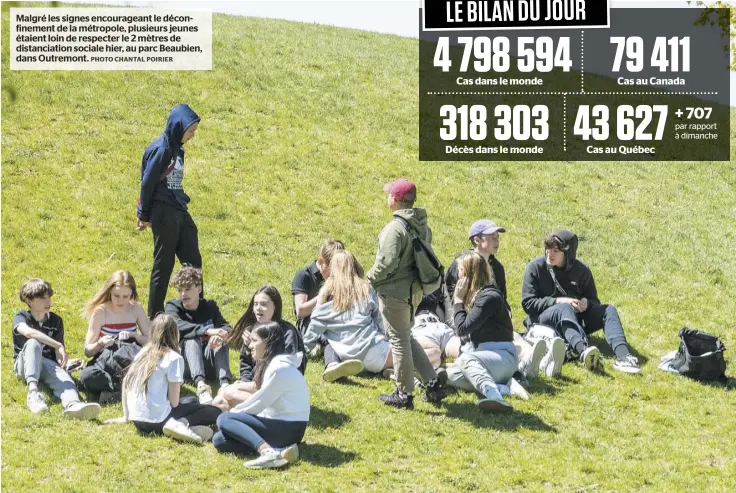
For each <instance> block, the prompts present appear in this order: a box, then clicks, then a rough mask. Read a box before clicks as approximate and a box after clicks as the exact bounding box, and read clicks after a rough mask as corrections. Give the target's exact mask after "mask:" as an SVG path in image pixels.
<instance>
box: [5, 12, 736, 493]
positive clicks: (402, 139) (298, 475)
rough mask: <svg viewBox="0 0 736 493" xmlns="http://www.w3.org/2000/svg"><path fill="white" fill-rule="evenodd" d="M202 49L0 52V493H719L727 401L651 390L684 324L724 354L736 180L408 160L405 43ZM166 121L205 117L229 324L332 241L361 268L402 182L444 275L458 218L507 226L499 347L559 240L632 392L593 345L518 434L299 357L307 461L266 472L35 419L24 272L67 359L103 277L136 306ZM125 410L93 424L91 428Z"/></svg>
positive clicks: (612, 166) (726, 484) (351, 37)
mask: <svg viewBox="0 0 736 493" xmlns="http://www.w3.org/2000/svg"><path fill="white" fill-rule="evenodd" d="M8 15H9V14H8V11H7V9H3V18H2V22H3V27H4V28H5V29H4V30H3V32H4V33H6V32H8V29H7V27H8ZM213 32H214V38H213V47H214V56H213V70H212V71H211V72H81V71H80V72H30V71H28V72H22V71H13V72H11V71H9V64H8V38H7V36H5V37H4V39H3V41H4V42H5V43H4V46H3V60H2V64H3V65H2V67H3V69H4V70H3V80H2V83H3V86H4V87H5V86H6V85H9V86H12V87H13V88H14V89H15V99H12V98H11V97H10V92H9V91H5V90H4V91H3V93H2V109H3V111H2V147H3V149H2V151H3V152H2V212H3V214H2V240H3V241H2V280H3V282H2V329H3V332H2V444H3V454H2V473H3V474H2V479H3V487H4V489H5V490H7V491H31V490H32V491H50V492H51V491H53V492H66V491H74V492H77V491H84V492H97V491H167V490H177V491H192V492H195V491H204V490H205V489H206V490H211V491H254V492H256V491H318V492H322V491H382V492H383V491H421V492H425V491H448V492H455V491H586V492H589V491H596V492H600V491H657V492H658V491H666V492H672V491H718V492H720V491H729V490H730V491H733V490H734V489H735V488H736V458H735V453H734V447H733V443H734V442H736V417H735V414H734V394H733V393H731V392H728V391H726V390H724V389H722V388H717V387H709V386H704V385H700V384H697V383H695V382H692V381H689V380H687V379H684V378H678V377H675V376H672V375H669V374H665V373H664V372H661V371H659V370H657V364H658V362H659V357H660V356H661V355H663V354H664V353H666V352H668V351H670V350H672V349H675V348H676V346H677V335H676V334H677V330H678V329H679V328H680V327H681V326H683V325H685V324H688V325H691V326H693V327H696V328H700V329H702V330H706V331H709V332H712V333H716V334H718V335H719V336H720V337H721V338H722V339H723V341H724V343H725V344H726V346H727V347H728V348H730V349H731V350H733V349H735V348H736V335H735V334H734V331H733V327H734V322H733V320H734V316H733V314H734V313H735V312H736V302H735V301H734V293H736V283H735V281H734V279H736V256H734V254H733V252H734V247H733V245H734V243H735V242H736V226H734V225H735V224H736V194H735V193H734V190H736V166H735V165H734V163H692V162H685V163H621V162H601V163H507V162H470V163H435V162H421V163H420V162H418V160H417V156H418V149H417V133H418V120H417V107H418V106H417V93H418V87H417V76H416V74H417V70H418V66H417V41H416V40H412V39H404V38H399V37H394V36H387V35H377V34H371V33H366V32H360V31H354V30H346V29H338V28H333V27H325V26H317V25H306V24H296V23H290V22H282V21H274V20H262V19H259V20H256V19H248V18H236V17H228V16H224V15H214V16H213ZM179 102H188V103H189V104H191V106H192V107H193V108H194V109H195V110H196V111H197V112H198V113H199V114H200V116H201V117H202V122H201V124H200V127H199V131H198V132H197V136H196V138H195V139H194V140H193V141H192V142H191V143H190V144H188V145H187V162H186V164H187V173H186V178H185V189H186V191H187V192H188V193H189V194H190V195H191V197H192V204H191V212H192V215H193V217H194V218H195V220H196V222H197V224H198V227H199V231H200V242H201V250H202V253H203V257H204V265H205V282H206V287H205V290H206V292H207V294H208V296H210V297H213V298H215V299H216V300H217V301H218V302H219V303H220V305H221V307H222V309H223V312H224V314H225V316H226V318H228V319H229V320H230V321H231V322H234V321H235V320H236V319H237V318H238V317H239V316H240V314H241V313H242V311H243V310H244V308H245V305H246V303H247V301H248V300H249V298H250V296H251V294H252V292H253V291H254V289H255V288H257V287H258V286H260V285H262V284H264V283H266V282H270V283H274V284H275V285H276V286H277V287H278V288H279V289H280V290H281V292H282V294H284V295H285V298H286V299H287V300H288V298H289V297H288V293H289V286H290V281H291V278H292V276H293V274H294V272H295V271H296V270H297V269H299V268H300V267H302V266H304V265H306V264H308V263H309V262H310V261H311V260H312V259H313V257H314V254H315V253H316V250H317V248H318V246H319V245H320V244H321V242H322V241H323V240H324V239H325V238H328V237H336V238H339V239H342V240H344V241H345V242H346V243H347V245H348V247H349V248H350V249H351V250H353V251H354V252H355V253H356V255H357V256H358V257H359V259H360V260H361V261H362V263H363V264H364V265H365V266H366V267H369V266H370V265H371V262H372V258H373V254H374V252H375V246H376V237H377V234H378V232H379V231H380V229H381V227H382V226H383V225H384V224H385V223H386V221H387V220H388V219H389V216H390V214H389V211H388V209H387V208H386V206H385V196H384V194H383V193H382V191H381V186H382V184H383V183H385V182H388V181H390V180H392V179H394V178H395V177H398V176H409V177H411V178H412V179H414V180H415V181H416V182H417V184H418V188H419V204H418V205H420V206H422V207H426V208H427V209H428V211H429V217H430V224H431V226H432V228H433V230H434V236H435V248H436V250H437V252H438V253H439V254H440V256H441V257H442V258H443V259H444V260H445V262H446V263H449V261H450V260H451V258H452V256H453V255H454V254H455V253H456V252H458V251H460V250H462V249H464V248H465V247H466V244H467V240H466V239H465V238H466V236H465V235H466V232H467V228H468V226H469V224H470V223H471V222H472V221H474V220H475V219H477V218H480V217H491V218H493V219H494V220H496V221H497V222H498V223H499V224H501V225H503V226H504V227H505V228H506V229H507V233H505V234H504V235H503V236H502V244H501V250H500V253H499V258H500V259H501V260H502V261H503V263H504V265H505V267H506V271H507V277H508V289H509V297H510V303H511V305H512V307H513V310H514V323H515V325H516V326H517V328H520V327H521V320H522V316H521V314H522V310H521V306H520V300H519V295H520V290H521V278H522V274H523V270H524V267H525V265H526V263H527V262H528V261H529V260H530V259H531V258H533V257H535V256H536V255H538V254H540V244H541V239H542V238H543V236H544V235H545V234H546V233H548V232H549V231H551V230H553V229H556V228H559V227H569V228H571V229H573V230H574V231H576V232H577V233H578V234H579V236H580V238H581V243H580V248H579V256H580V257H581V258H582V259H583V260H585V261H586V262H588V263H589V265H590V266H591V267H592V269H593V271H594V272H595V275H596V280H597V283H598V290H599V293H600V295H601V298H602V299H603V300H605V301H608V302H611V303H614V304H616V305H617V306H618V308H619V311H620V313H621V316H622V319H623V321H624V325H625V328H626V331H627V336H628V338H629V341H630V343H631V344H632V346H633V347H634V348H635V349H636V350H637V351H638V353H639V354H641V355H642V357H643V361H644V362H645V364H644V367H643V369H644V374H643V375H642V376H640V377H633V376H628V375H623V374H618V373H616V372H614V371H613V370H612V369H611V359H610V351H609V352H608V353H606V354H607V355H608V356H609V358H607V359H606V369H607V373H608V375H607V376H594V375H590V374H587V373H586V372H584V371H582V370H581V369H579V368H577V367H576V366H574V365H568V366H565V368H564V378H562V379H557V380H552V379H540V380H538V381H537V382H536V383H535V384H534V387H533V389H534V394H533V397H532V399H531V400H530V401H528V402H521V401H518V400H514V402H513V403H514V405H515V407H516V412H514V413H513V414H511V415H508V416H486V415H480V414H479V413H478V412H477V410H476V408H475V405H474V403H475V397H474V396H472V395H470V394H464V393H461V394H456V395H453V396H451V397H450V398H448V400H447V404H446V405H445V406H444V407H443V408H441V409H434V408H432V407H430V406H428V405H426V404H424V403H419V404H418V405H417V410H415V411H414V412H400V411H395V410H391V409H387V408H385V407H384V406H383V405H382V404H381V403H380V402H378V400H377V399H376V396H377V394H378V393H379V392H384V391H389V390H390V389H391V385H390V384H389V383H388V382H386V381H382V380H378V379H371V378H357V379H354V383H353V384H352V385H349V386H345V385H339V384H338V385H335V384H332V385H329V384H326V383H324V382H322V381H321V378H320V373H321V372H320V368H319V367H318V366H319V365H318V364H316V363H311V364H310V366H309V368H308V371H307V379H308V383H309V387H310V392H311V396H312V406H313V407H312V412H313V416H312V422H311V424H310V426H309V428H308V430H307V434H306V437H305V444H304V446H303V447H302V455H303V460H302V461H301V462H300V463H299V464H298V465H296V466H294V467H291V468H290V469H289V470H287V471H282V472H272V471H271V472H252V471H246V470H245V469H244V468H243V466H242V461H241V460H238V459H235V458H233V457H229V456H223V455H218V454H217V453H216V452H215V451H214V449H213V448H212V446H211V445H207V446H204V447H195V446H188V445H182V444H177V443H173V442H171V441H170V440H168V439H164V438H147V437H141V436H138V435H137V434H136V433H135V431H134V430H133V428H132V427H130V426H120V427H114V428H111V427H105V426H102V425H99V424H97V423H77V422H69V421H64V420H63V418H62V417H61V407H60V405H59V404H58V401H57V402H54V404H53V405H52V406H51V412H50V413H48V414H47V415H45V416H32V415H31V414H30V413H29V412H28V411H27V409H26V407H25V387H24V385H23V384H22V383H21V382H20V381H18V380H17V379H16V378H15V377H14V376H13V374H12V342H11V334H10V321H11V319H12V316H13V315H14V313H15V312H16V311H17V310H19V309H20V308H22V306H21V304H20V302H19V301H18V299H17V291H18V288H19V286H20V284H21V283H22V282H23V281H24V280H26V279H27V278H29V277H31V276H41V277H43V278H45V279H47V280H49V281H50V282H51V283H52V285H53V286H54V289H55V291H56V295H55V296H54V299H53V302H54V308H53V310H54V311H56V312H57V313H59V314H60V315H61V316H62V317H64V320H65V323H66V328H67V332H66V342H67V346H68V348H69V351H70V353H71V356H72V357H81V356H82V343H83V339H84V334H85V329H86V324H85V322H84V320H83V319H82V318H81V317H80V315H79V312H80V310H81V309H82V307H83V305H84V303H85V301H86V300H88V299H89V298H90V297H91V296H92V295H93V294H94V292H95V291H96V289H97V288H98V287H99V286H100V284H101V283H102V282H103V281H104V279H105V278H106V277H107V276H108V275H109V274H110V273H111V272H112V271H114V270H116V269H120V268H124V269H128V270H130V271H131V272H132V273H133V274H134V276H135V277H136V279H137V281H138V285H139V290H140V292H141V293H142V295H143V297H144V301H145V299H146V298H147V291H148V275H149V272H150V267H151V254H152V240H151V234H150V232H145V233H138V232H136V231H134V222H135V205H136V199H137V194H138V180H139V168H140V159H141V155H142V153H143V150H144V149H145V147H146V146H147V145H148V143H149V142H150V141H151V140H152V139H153V138H155V137H156V136H157V135H158V134H159V133H160V132H161V131H162V129H163V125H164V122H165V119H166V116H167V115H168V111H169V110H170V108H171V107H173V106H174V105H175V104H177V103H179ZM734 119H736V114H735V113H733V112H732V122H731V123H732V126H733V124H734ZM735 144H736V143H735V142H734V140H733V139H732V152H733V151H734V148H735V147H736V145H735ZM170 294H171V295H172V296H173V294H174V293H173V290H172V291H171V292H170ZM289 305H290V303H288V302H287V307H288V306H289ZM286 311H287V312H288V310H286ZM289 317H290V318H291V314H289ZM599 336H601V339H600V341H599V342H601V343H602V344H603V345H604V346H605V343H603V341H602V335H601V334H599ZM730 352H731V351H729V352H727V353H726V355H727V357H728V358H729V359H731V360H732V358H731V354H730ZM231 359H232V366H233V368H235V367H236V363H237V357H236V354H235V353H232V354H231ZM731 371H733V370H731ZM191 390H192V388H191V387H189V391H191ZM120 413H121V409H120V406H111V407H108V408H105V409H104V411H103V415H102V419H106V418H109V417H113V416H116V415H119V414H120Z"/></svg>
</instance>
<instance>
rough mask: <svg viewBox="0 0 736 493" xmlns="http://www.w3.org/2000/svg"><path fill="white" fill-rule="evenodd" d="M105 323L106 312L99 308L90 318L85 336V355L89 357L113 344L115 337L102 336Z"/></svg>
mask: <svg viewBox="0 0 736 493" xmlns="http://www.w3.org/2000/svg"><path fill="white" fill-rule="evenodd" d="M104 323H105V314H104V313H103V311H102V309H101V308H97V309H96V310H95V311H94V313H93V314H92V317H91V318H90V319H89V326H88V327H87V335H86V336H85V338H84V355H85V356H87V357H88V358H91V357H92V356H94V355H96V354H98V353H99V352H100V351H102V349H103V348H104V347H106V346H110V345H112V343H113V342H114V339H113V338H112V337H110V336H103V337H100V330H101V329H102V324H104Z"/></svg>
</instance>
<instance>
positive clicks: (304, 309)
mask: <svg viewBox="0 0 736 493" xmlns="http://www.w3.org/2000/svg"><path fill="white" fill-rule="evenodd" d="M318 298H319V296H315V297H314V298H312V299H311V300H307V293H297V294H295V295H294V308H295V310H296V316H297V318H306V317H308V316H310V315H311V314H312V311H313V310H314V307H315V306H317V299H318Z"/></svg>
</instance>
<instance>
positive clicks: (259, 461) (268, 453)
mask: <svg viewBox="0 0 736 493" xmlns="http://www.w3.org/2000/svg"><path fill="white" fill-rule="evenodd" d="M288 463H289V461H287V460H286V459H284V458H283V457H281V454H280V453H279V451H278V450H274V449H272V448H270V449H266V450H265V451H264V452H263V453H262V454H261V455H260V456H259V457H258V458H256V459H253V460H249V461H248V462H246V463H245V467H247V468H248V469H273V468H276V467H284V466H285V465H286V464H288Z"/></svg>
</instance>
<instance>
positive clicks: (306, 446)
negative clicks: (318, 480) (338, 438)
mask: <svg viewBox="0 0 736 493" xmlns="http://www.w3.org/2000/svg"><path fill="white" fill-rule="evenodd" d="M299 457H300V458H301V460H302V461H304V462H308V463H310V464H314V465H315V466H322V467H340V466H341V465H343V464H347V463H348V462H351V461H354V460H355V459H359V458H360V455H359V454H358V453H357V452H353V451H351V450H340V449H339V448H337V447H330V446H329V445H322V444H319V443H306V442H302V443H300V444H299Z"/></svg>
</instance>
